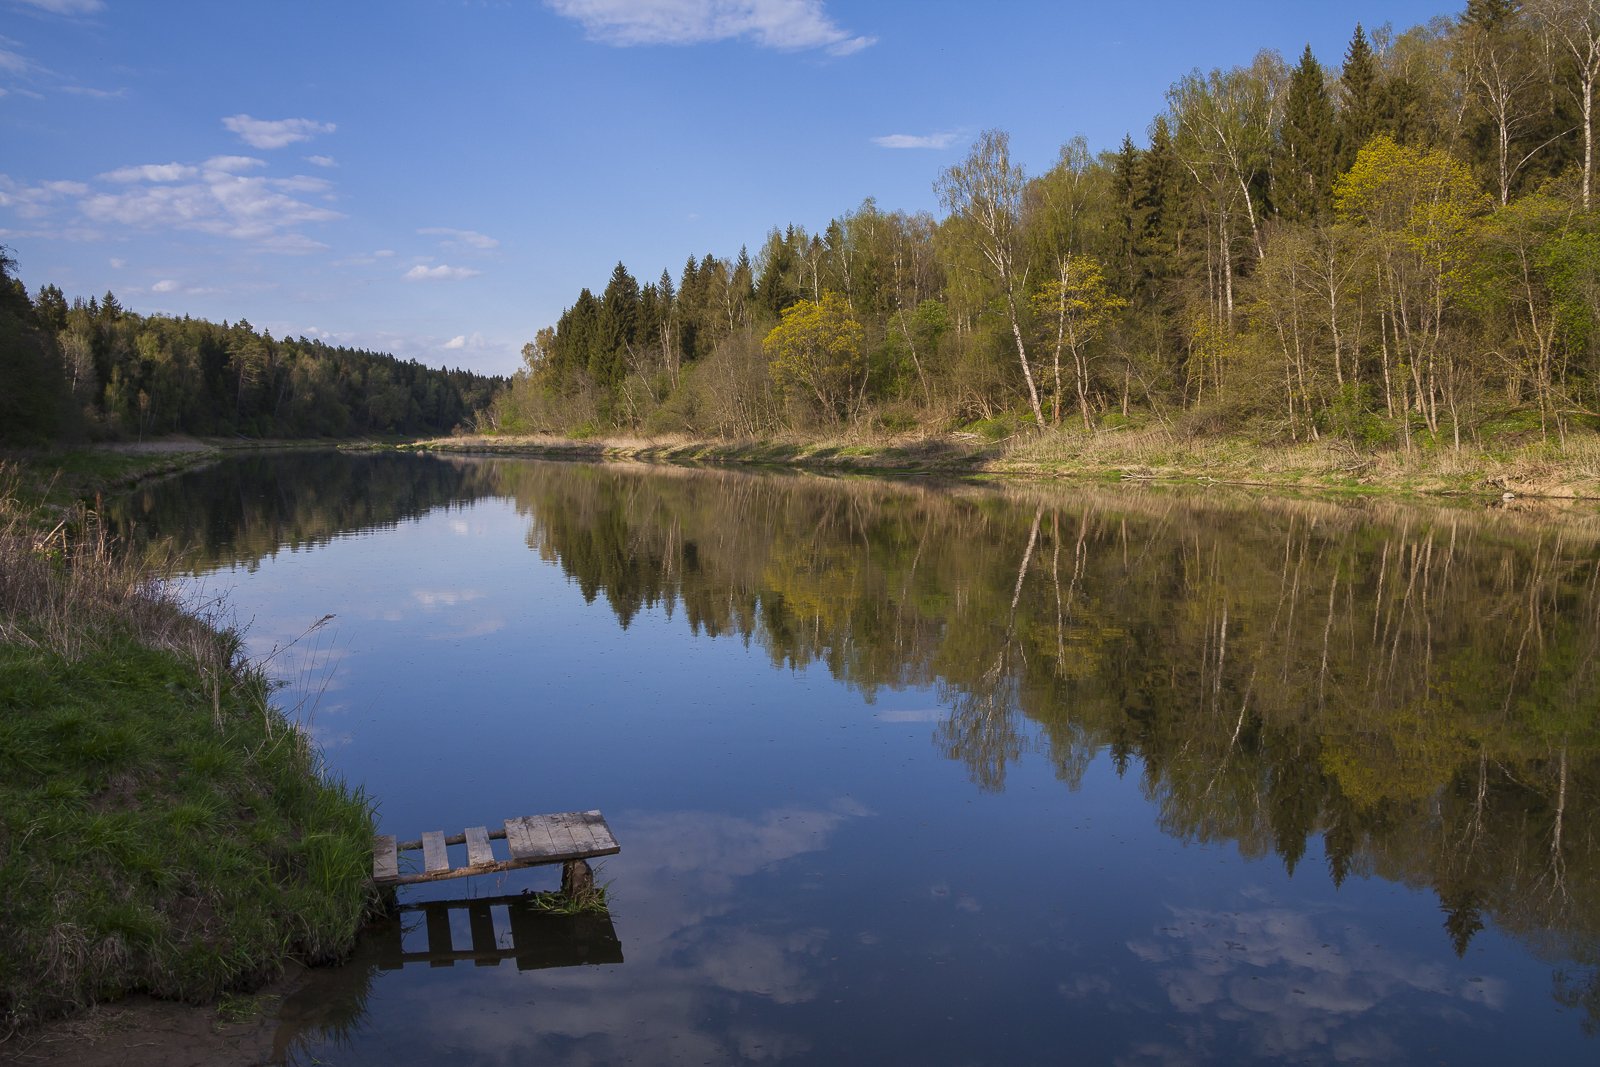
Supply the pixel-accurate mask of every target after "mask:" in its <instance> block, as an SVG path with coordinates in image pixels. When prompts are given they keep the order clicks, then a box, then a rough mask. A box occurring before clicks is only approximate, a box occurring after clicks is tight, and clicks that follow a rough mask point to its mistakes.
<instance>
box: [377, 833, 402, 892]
mask: <svg viewBox="0 0 1600 1067" xmlns="http://www.w3.org/2000/svg"><path fill="white" fill-rule="evenodd" d="M399 877H400V851H399V849H397V848H396V847H395V840H394V838H393V837H392V836H390V835H389V834H379V835H378V836H377V837H375V838H373V839H372V880H373V881H375V882H392V881H394V880H395V879H396V878H399Z"/></svg>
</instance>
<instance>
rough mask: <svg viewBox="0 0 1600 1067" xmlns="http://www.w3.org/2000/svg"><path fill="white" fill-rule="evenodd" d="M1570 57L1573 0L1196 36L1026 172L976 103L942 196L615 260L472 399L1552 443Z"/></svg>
mask: <svg viewBox="0 0 1600 1067" xmlns="http://www.w3.org/2000/svg"><path fill="white" fill-rule="evenodd" d="M1596 79H1600V0H1526V2H1523V3H1518V2H1516V0H1470V2H1469V3H1468V4H1467V6H1466V9H1465V11H1464V12H1462V13H1461V14H1460V15H1459V16H1455V17H1445V16H1441V17H1439V18H1436V19H1434V20H1432V21H1431V22H1429V23H1428V24H1426V25H1422V26H1417V27H1413V28H1411V29H1407V30H1404V31H1403V32H1395V31H1392V30H1390V29H1388V28H1386V27H1385V28H1379V29H1375V30H1373V31H1371V32H1370V33H1369V32H1368V31H1367V30H1366V29H1364V28H1363V27H1361V26H1359V25H1358V26H1356V27H1354V31H1353V34H1352V36H1351V38H1350V40H1349V44H1348V47H1347V48H1346V50H1345V52H1344V55H1343V57H1342V61H1341V62H1338V63H1337V64H1333V65H1326V64H1324V62H1322V61H1319V59H1318V58H1317V57H1316V56H1315V55H1314V54H1313V53H1312V51H1311V49H1310V48H1309V46H1308V47H1307V48H1306V50H1305V52H1304V53H1303V54H1302V55H1301V56H1300V57H1299V58H1298V61H1297V62H1295V63H1294V64H1293V65H1291V64H1290V63H1289V62H1288V61H1286V60H1285V59H1284V58H1283V57H1282V56H1281V55H1279V54H1278V53H1276V52H1273V51H1263V52H1261V53H1260V54H1259V55H1257V56H1256V58H1255V59H1254V61H1253V62H1252V63H1251V64H1250V65H1248V66H1245V67H1236V68H1233V69H1228V70H1210V71H1202V70H1198V69H1197V70H1195V71H1194V72H1192V73H1190V74H1188V75H1185V76H1184V77H1182V78H1180V79H1179V80H1178V81H1177V82H1176V83H1175V84H1173V85H1172V86H1171V88H1170V89H1169V90H1168V92H1167V94H1166V100H1167V107H1166V110H1165V111H1163V112H1162V113H1161V114H1159V115H1156V116H1155V117H1154V118H1153V120H1152V121H1151V123H1150V125H1149V128H1148V131H1147V136H1146V137H1145V138H1144V139H1143V143H1135V141H1134V140H1133V138H1132V137H1128V138H1125V139H1124V140H1123V142H1122V144H1121V146H1120V148H1118V149H1116V150H1112V151H1106V152H1102V153H1099V154H1098V155H1095V154H1092V153H1091V152H1090V150H1089V147H1088V145H1087V144H1086V142H1085V141H1084V139H1083V138H1081V137H1073V138H1071V139H1070V140H1068V141H1067V142H1066V143H1065V144H1064V145H1063V146H1062V147H1061V149H1060V154H1059V158H1058V159H1057V160H1056V161H1055V163H1054V165H1053V166H1051V167H1050V168H1049V169H1048V170H1046V171H1044V172H1043V173H1042V174H1038V175H1029V174H1027V173H1025V171H1024V168H1023V167H1022V166H1020V165H1019V164H1018V163H1017V162H1016V161H1015V160H1013V159H1012V158H1011V154H1010V146H1009V141H1008V137H1007V135H1006V133H1005V132H1003V131H1000V130H989V131H986V132H984V133H983V134H981V135H980V136H979V137H978V138H977V139H976V141H975V143H974V144H973V146H972V148H971V150H970V153H969V154H968V155H967V156H966V158H965V159H964V160H962V161H960V162H958V163H956V164H954V165H953V166H950V167H948V168H947V169H945V170H943V171H942V172H941V173H939V174H937V175H936V176H935V178H934V183H933V184H934V189H935V191H936V192H937V195H938V198H939V202H940V204H941V205H942V209H943V212H944V215H943V217H942V218H935V217H934V216H933V215H931V214H928V213H918V214H908V213H904V212H899V211H885V210H883V209H881V208H880V207H879V206H878V205H877V203H876V202H875V201H874V200H872V199H870V198H869V199H867V200H864V201H863V202H862V203H861V204H860V205H859V206H858V207H856V208H855V209H854V210H851V211H847V212H845V213H844V214H842V215H840V216H839V217H837V218H835V219H833V220H832V221H830V222H829V223H828V224H827V225H826V226H825V227H823V229H822V230H821V232H817V233H809V232H807V230H806V229H805V228H804V227H803V226H799V225H794V224H790V225H787V226H782V227H775V228H774V229H772V230H771V231H770V232H769V233H768V234H767V235H766V238H765V239H764V240H763V241H761V242H759V244H758V246H757V248H756V251H755V253H754V254H753V255H752V254H751V253H750V251H749V249H748V247H746V248H741V249H740V250H739V252H738V254H737V255H736V256H734V257H731V258H719V257H718V256H716V255H713V254H709V253H708V254H706V255H703V256H699V257H698V258H697V257H696V256H693V255H691V256H689V258H688V260H687V261H686V262H685V264H684V266H683V268H682V271H681V272H680V273H679V275H678V276H677V277H676V279H675V278H674V277H673V276H672V274H671V272H670V271H663V272H662V273H661V274H660V276H659V277H658V278H656V279H655V280H647V281H645V282H644V283H642V284H641V282H640V281H639V279H638V278H636V277H635V276H634V275H633V274H632V273H630V271H629V270H628V269H627V267H626V266H625V265H624V264H622V263H618V264H617V266H616V268H615V270H614V271H613V272H612V275H611V277H610V279H609V280H608V281H607V282H606V284H605V285H604V287H603V289H601V291H600V292H599V293H598V294H596V293H595V292H593V291H592V290H591V289H588V288H585V289H583V290H582V291H581V292H579V293H578V294H577V297H576V299H575V300H574V302H573V303H572V304H571V306H570V307H568V308H567V309H566V310H565V312H564V313H563V314H562V315H561V317H560V319H559V321H558V322H556V323H555V324H554V325H553V326H551V327H548V328H546V329H544V330H541V331H540V332H539V333H538V335H537V337H536V338H535V339H534V340H533V341H532V342H530V343H529V344H527V345H526V346H525V347H524V349H523V357H524V364H525V365H524V366H523V367H522V368H521V369H520V370H519V371H518V373H517V374H516V375H515V376H514V377H513V379H512V382H511V384H510V387H509V388H508V389H507V390H506V391H504V392H503V393H502V394H501V395H499V396H498V397H497V399H496V400H495V402H494V403H493V404H492V405H491V406H490V408H489V410H488V411H487V412H486V413H485V415H484V419H483V426H484V428H485V429H488V430H491V431H499V432H555V433H566V434H576V435H587V434H593V433H604V432H609V431H617V430H625V431H644V432H652V433H661V432H675V433H684V434H691V435H697V436H713V435H714V436H724V437H736V438H751V437H759V436H762V435H766V434H771V433H776V432H784V431H800V432H806V433H817V432H822V433H837V432H840V431H842V430H845V429H851V430H862V431H868V432H871V431H877V432H890V433H893V432H897V431H902V430H908V429H912V428H915V427H929V428H946V429H947V428H960V427H964V426H965V427H974V426H975V427H976V428H978V429H980V430H982V431H984V432H986V433H989V432H991V431H992V432H993V434H994V435H996V436H998V435H1003V434H1006V433H1010V432H1013V431H1014V430H1016V429H1017V428H1020V427H1023V426H1027V425H1038V426H1053V427H1061V428H1062V429H1064V430H1066V431H1070V432H1100V431H1104V430H1108V429H1112V428H1115V427H1118V426H1126V425H1129V424H1140V423H1150V422H1156V423H1160V424H1163V425H1167V426H1170V427H1175V428H1178V429H1182V430H1186V431H1188V432H1191V433H1247V434H1250V435H1253V436H1255V437H1258V438H1260V439H1263V440H1285V441H1308V440H1320V439H1339V440H1344V441H1347V442H1349V443H1350V444H1351V445H1352V446H1355V447H1365V448H1388V447H1395V448H1398V447H1405V448H1407V449H1409V448H1411V447H1413V446H1419V447H1444V448H1450V447H1455V448H1461V447H1463V446H1464V445H1466V444H1469V443H1477V444H1483V443H1485V442H1486V440H1488V439H1489V438H1491V437H1497V436H1498V435H1500V434H1512V435H1514V436H1516V437H1518V438H1520V439H1522V440H1543V441H1547V442H1555V443H1557V444H1559V443H1560V442H1563V441H1564V440H1565V439H1566V436H1567V434H1568V433H1569V431H1571V430H1573V429H1574V428H1580V429H1583V428H1588V429H1592V428H1594V427H1595V426H1596V425H1600V331H1597V329H1596V327H1597V326H1600V321H1597V316H1600V227H1597V225H1596V218H1597V216H1596V213H1595V210H1594V197H1595V191H1594V189H1593V184H1594V182H1593V179H1594V171H1595V162H1594V102H1595V83H1596Z"/></svg>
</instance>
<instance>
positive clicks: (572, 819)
mask: <svg viewBox="0 0 1600 1067" xmlns="http://www.w3.org/2000/svg"><path fill="white" fill-rule="evenodd" d="M561 821H562V822H563V823H565V824H566V827H567V832H568V833H569V834H571V835H572V840H573V841H575V842H576V843H577V844H578V846H579V847H580V848H582V849H583V851H584V853H585V854H588V853H591V852H593V851H594V850H595V840H594V827H593V826H591V825H590V823H589V820H588V819H586V818H584V813H583V812H581V811H569V812H567V813H566V814H565V815H563V816H561Z"/></svg>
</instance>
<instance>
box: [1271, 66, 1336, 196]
mask: <svg viewBox="0 0 1600 1067" xmlns="http://www.w3.org/2000/svg"><path fill="white" fill-rule="evenodd" d="M1335 151H1336V131H1335V129H1334V115H1333V102H1332V101H1331V100H1329V99H1328V90H1327V86H1326V84H1325V82H1324V78H1323V72H1322V64H1320V63H1318V62H1317V58H1316V56H1314V55H1312V54H1311V46H1310V45H1309V44H1308V45H1306V50H1305V53H1304V54H1303V55H1302V56H1301V57H1300V65H1299V66H1297V67H1295V69H1294V75H1293V76H1292V77H1291V78H1290V81H1289V99H1288V103H1287V105H1286V107H1285V114H1284V120H1283V140H1282V142H1281V144H1280V145H1279V150H1278V155H1277V159H1276V161H1275V162H1276V165H1275V166H1274V168H1273V170H1274V174H1273V190H1272V191H1273V196H1274V198H1275V199H1276V200H1277V204H1278V211H1279V214H1281V215H1282V216H1283V217H1284V218H1285V219H1288V220H1289V221H1291V222H1306V221H1310V220H1312V219H1315V218H1319V217H1321V216H1322V215H1324V214H1325V213H1326V212H1327V210H1328V208H1329V207H1330V206H1331V202H1332V201H1331V191H1332V188H1333V164H1334V155H1335Z"/></svg>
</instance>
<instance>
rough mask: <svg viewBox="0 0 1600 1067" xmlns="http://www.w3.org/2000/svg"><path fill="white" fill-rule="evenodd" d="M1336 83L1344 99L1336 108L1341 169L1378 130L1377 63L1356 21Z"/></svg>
mask: <svg viewBox="0 0 1600 1067" xmlns="http://www.w3.org/2000/svg"><path fill="white" fill-rule="evenodd" d="M1339 83H1340V85H1341V87H1342V88H1343V90H1344V93H1343V96H1344V99H1343V102H1342V107H1341V108H1340V111H1339V159H1338V169H1339V170H1341V171H1344V170H1348V169H1349V168H1350V164H1352V163H1354V162H1355V159H1356V153H1357V152H1359V151H1361V146H1362V145H1364V144H1366V143H1367V142H1368V141H1369V140H1371V139H1372V135H1373V134H1375V133H1377V132H1378V105H1379V100H1378V92H1379V87H1378V64H1377V61H1376V59H1374V57H1373V55H1372V46H1371V45H1370V44H1368V43H1367V34H1366V31H1365V30H1363V29H1362V28H1361V23H1359V22H1358V23H1356V32H1355V33H1354V34H1353V35H1352V36H1351V37H1350V47H1349V48H1347V49H1346V50H1345V54H1344V69H1343V70H1342V71H1341V72H1340V74H1339Z"/></svg>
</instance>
